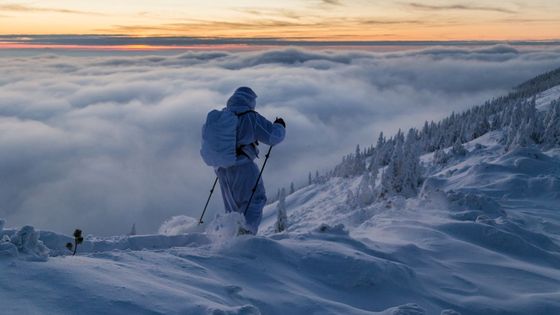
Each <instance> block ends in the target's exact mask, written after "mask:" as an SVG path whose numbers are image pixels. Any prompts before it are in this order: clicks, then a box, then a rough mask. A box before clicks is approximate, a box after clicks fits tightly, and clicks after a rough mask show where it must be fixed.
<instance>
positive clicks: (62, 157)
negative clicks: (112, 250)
mask: <svg viewBox="0 0 560 315" xmlns="http://www.w3.org/2000/svg"><path fill="white" fill-rule="evenodd" d="M559 66H560V49H558V48H557V47H556V48H555V47H549V48H538V47H530V48H529V49H523V50H520V49H517V48H515V47H511V46H503V45H499V46H490V47H482V48H475V47H472V48H468V47H433V48H425V49H421V50H409V51H401V52H389V53H374V52H366V51H342V50H337V51H319V50H302V49H295V48H282V49H277V50H264V51H253V52H222V51H218V52H212V51H203V52H187V53H181V54H176V55H148V54H145V55H135V56H126V55H114V56H112V55H107V54H104V55H95V54H91V53H90V54H87V55H84V56H80V55H77V56H69V55H65V54H57V53H56V52H54V53H47V54H34V55H26V56H24V55H23V54H22V55H21V57H18V56H14V54H10V55H4V56H2V57H0V73H1V74H2V75H1V76H0V218H5V219H7V222H8V225H10V226H20V225H24V224H32V225H35V226H36V227H38V228H42V229H52V230H55V231H60V232H68V233H70V232H71V231H72V230H73V229H74V228H75V227H80V228H82V229H83V230H84V231H85V232H86V233H95V234H100V235H107V234H123V233H126V232H128V230H129V229H130V227H131V226H132V224H133V223H136V227H137V230H138V232H139V233H150V232H156V231H157V229H158V227H159V226H160V225H161V223H162V222H164V221H165V220H166V219H167V218H169V217H171V216H173V215H180V214H185V215H189V216H193V217H198V215H199V214H200V211H201V210H202V207H203V205H204V202H205V201H206V198H207V195H208V191H209V189H210V185H211V183H212V181H213V172H212V170H211V169H210V168H209V167H206V166H205V165H204V164H203V162H202V160H201V159H200V156H199V147H200V128H201V126H202V123H203V121H204V119H205V116H206V113H207V112H208V111H209V110H210V109H213V108H221V107H223V105H224V104H225V101H226V100H227V98H228V96H229V95H230V94H231V93H232V91H233V90H234V89H235V88H236V87H238V86H242V85H247V86H251V87H252V88H253V89H254V90H255V91H256V93H257V94H258V96H259V97H258V99H257V104H258V105H257V110H259V111H260V112H261V114H263V115H264V116H265V117H268V118H269V119H274V118H275V117H276V116H281V117H284V118H285V120H286V122H287V137H286V140H285V142H284V143H282V144H281V145H279V146H278V147H277V148H275V149H274V150H273V153H272V156H271V160H270V161H269V163H270V164H269V165H268V166H267V170H266V172H265V174H264V180H265V185H266V187H267V188H268V191H269V195H273V194H275V193H276V190H277V189H278V188H279V187H282V186H283V187H286V186H288V185H289V184H290V182H291V181H294V182H295V183H296V186H297V185H299V184H303V183H304V182H305V181H306V179H307V174H308V172H309V171H312V172H315V170H317V169H318V170H320V171H322V170H326V169H329V168H330V167H332V166H333V165H334V164H335V163H337V162H338V161H339V160H340V159H341V157H342V155H343V154H346V153H349V152H351V151H352V150H353V149H354V147H355V146H356V144H361V145H362V146H366V145H370V144H372V143H374V142H375V140H376V138H377V135H378V133H379V132H380V131H385V133H386V134H392V133H394V132H396V131H397V130H398V128H403V129H405V128H409V127H412V126H421V125H422V123H423V121H424V120H438V119H440V118H443V117H444V116H446V115H448V114H450V113H451V112H452V111H460V110H463V109H466V108H468V107H470V106H473V105H477V104H480V103H482V102H483V101H485V100H487V99H489V98H491V97H493V96H497V95H500V94H503V93H506V92H507V91H508V90H509V89H510V88H512V87H513V86H515V85H517V84H519V83H521V82H523V81H524V80H526V79H529V78H531V77H533V76H535V75H537V74H540V73H542V72H545V71H548V70H552V69H554V68H556V67H559ZM261 147H262V148H261V150H266V147H264V146H261ZM218 211H222V203H221V196H220V193H219V191H217V193H216V194H215V196H214V199H213V201H212V203H211V206H210V211H209V216H212V215H213V214H214V213H216V212H218Z"/></svg>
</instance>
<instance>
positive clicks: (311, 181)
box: [307, 172, 313, 185]
mask: <svg viewBox="0 0 560 315" xmlns="http://www.w3.org/2000/svg"><path fill="white" fill-rule="evenodd" d="M311 184H313V180H312V178H311V172H309V176H308V177H307V185H311Z"/></svg>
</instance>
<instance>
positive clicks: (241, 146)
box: [216, 87, 286, 234]
mask: <svg viewBox="0 0 560 315" xmlns="http://www.w3.org/2000/svg"><path fill="white" fill-rule="evenodd" d="M256 98H257V95H256V94H255V92H253V90H252V89H251V88H248V87H240V88H238V89H237V90H236V91H235V92H234V93H233V95H232V96H231V97H230V98H229V99H228V101H227V110H229V111H232V112H234V113H235V114H237V115H238V119H239V123H238V126H237V160H236V162H235V164H234V165H233V166H230V167H227V168H224V167H218V168H217V169H216V175H217V176H218V179H219V181H220V188H221V191H222V197H223V199H224V206H225V210H226V212H233V211H235V212H240V213H243V212H244V211H245V208H246V207H247V203H248V202H249V199H250V197H251V193H252V190H253V187H254V186H255V183H256V181H257V178H258V176H259V168H258V167H257V165H256V164H255V162H253V160H254V159H255V158H257V157H258V155H259V150H258V147H257V146H258V144H259V143H264V144H267V145H270V146H274V145H276V144H278V143H280V142H282V140H284V137H285V135H286V123H285V122H284V120H283V119H282V118H276V120H275V121H274V123H272V122H270V121H269V120H267V119H266V118H264V117H263V116H261V115H260V114H259V113H257V112H256V111H255V106H256ZM265 204H266V193H265V189H264V185H263V181H262V178H261V179H260V180H259V183H258V184H257V188H256V190H255V194H254V195H253V199H251V203H250V204H249V207H248V208H247V212H246V214H245V222H246V226H245V231H243V232H245V233H251V234H257V231H258V229H259V225H260V223H261V218H262V210H263V208H264V206H265Z"/></svg>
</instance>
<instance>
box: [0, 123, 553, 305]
mask: <svg viewBox="0 0 560 315" xmlns="http://www.w3.org/2000/svg"><path fill="white" fill-rule="evenodd" d="M497 138H499V135H497V134H495V133H494V134H493V133H489V134H487V135H485V136H484V137H481V138H478V139H476V140H474V141H472V142H471V143H468V144H467V145H465V147H466V148H467V150H469V153H468V154H467V155H466V156H465V157H462V158H457V159H455V160H452V161H450V162H448V164H447V165H446V166H444V167H440V168H437V167H436V166H433V167H434V169H432V174H433V175H431V176H430V177H429V178H428V179H427V180H426V181H425V185H424V189H423V191H422V196H421V197H419V198H411V199H404V198H402V197H395V198H392V199H389V200H386V201H383V202H378V203H374V204H372V205H370V206H367V207H352V206H349V205H348V203H347V199H346V198H347V194H348V191H349V190H355V189H357V186H358V184H359V181H360V178H350V179H342V178H332V179H330V180H329V181H327V182H326V183H323V184H315V185H311V186H308V187H305V188H304V189H301V190H298V191H296V192H295V193H293V194H291V195H289V196H288V197H287V199H286V207H287V209H288V214H289V220H288V221H289V228H288V231H287V232H283V233H274V231H273V230H274V229H273V225H274V222H275V216H276V210H275V207H276V203H274V204H271V205H269V206H268V207H267V208H266V209H265V218H264V220H263V229H262V235H260V236H257V237H249V236H244V237H238V238H232V239H231V240H225V241H224V240H220V241H216V238H215V237H214V236H216V235H217V233H216V232H213V231H212V230H210V231H207V233H189V234H183V235H177V236H165V235H143V236H131V237H115V238H109V239H96V238H92V237H90V238H89V239H88V240H87V241H86V243H85V244H84V245H83V247H82V249H81V250H80V256H76V257H71V256H64V255H61V254H63V253H65V251H66V250H65V249H64V248H63V245H64V243H65V242H67V241H69V240H70V238H68V237H63V236H60V235H57V234H55V233H52V232H48V233H47V232H43V233H42V236H41V239H42V240H43V241H44V242H45V244H46V245H47V246H48V247H49V248H51V257H50V258H49V259H48V261H46V262H35V261H26V259H25V258H26V257H27V255H26V254H20V255H21V257H20V258H23V259H13V258H12V259H6V258H4V259H0V268H1V269H2V272H1V273H0V301H9V303H3V304H2V310H3V313H7V314H15V313H25V314H71V313H76V312H78V310H79V312H80V313H82V314H94V313H96V314H97V313H114V314H123V313H131V314H132V313H134V314H288V313H289V314H306V313H310V314H440V313H442V312H443V313H442V314H455V313H453V312H451V311H449V310H450V309H452V310H455V311H456V312H459V313H461V314H555V313H556V312H558V311H560V270H559V269H558V266H559V265H560V246H559V244H560V212H559V210H560V209H559V208H558V206H557V205H558V201H559V200H560V196H559V191H560V189H559V188H560V185H559V178H560V159H559V157H558V155H554V154H553V153H554V152H552V153H550V156H549V155H547V154H544V153H540V152H538V150H536V149H519V150H516V151H513V152H509V153H507V154H503V148H502V146H501V145H500V144H499V143H497V141H496V139H497ZM430 159H431V157H430V155H426V156H423V157H422V160H423V161H424V163H425V165H426V166H427V167H429V163H430ZM517 187H521V188H520V189H518V188H517ZM13 232H14V231H12V230H4V233H3V234H10V233H13ZM446 310H447V311H446ZM446 312H447V313H446Z"/></svg>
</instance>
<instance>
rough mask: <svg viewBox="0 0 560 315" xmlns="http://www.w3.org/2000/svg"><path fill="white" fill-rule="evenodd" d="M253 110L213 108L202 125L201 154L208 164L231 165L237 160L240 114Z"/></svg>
mask: <svg viewBox="0 0 560 315" xmlns="http://www.w3.org/2000/svg"><path fill="white" fill-rule="evenodd" d="M250 112H253V111H252V110H249V111H246V112H242V113H238V114H236V113H234V112H232V111H229V110H227V109H223V110H212V111H210V112H209V113H208V115H207V116H206V122H205V123H204V125H203V126H202V148H201V149H200V155H201V156H202V159H203V160H204V163H206V164H207V165H208V166H213V167H230V166H232V165H234V164H235V162H236V161H237V155H238V147H237V124H238V122H239V116H241V115H244V114H247V113H250Z"/></svg>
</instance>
